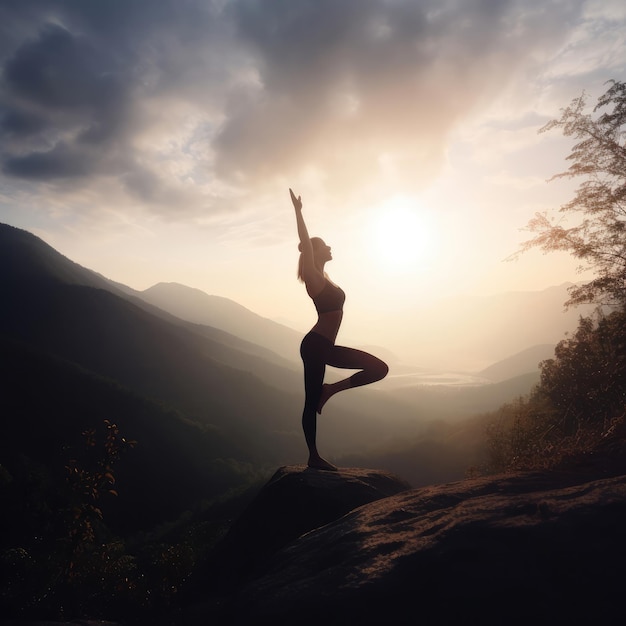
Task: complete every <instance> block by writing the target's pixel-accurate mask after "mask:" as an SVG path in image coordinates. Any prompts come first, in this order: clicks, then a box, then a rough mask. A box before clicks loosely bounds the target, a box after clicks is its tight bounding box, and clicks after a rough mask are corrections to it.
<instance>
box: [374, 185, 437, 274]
mask: <svg viewBox="0 0 626 626" xmlns="http://www.w3.org/2000/svg"><path fill="white" fill-rule="evenodd" d="M436 239H437V233H436V228H435V224H434V221H433V219H432V217H431V216H430V215H429V214H428V212H427V211H426V210H425V209H424V208H423V207H422V206H421V205H420V204H419V202H418V201H416V200H415V198H412V197H409V196H404V195H403V196H394V197H392V198H390V199H389V200H387V201H386V202H385V203H384V204H383V205H381V206H380V207H378V208H377V209H375V210H374V212H373V215H372V219H371V225H370V241H371V242H372V246H373V248H374V251H375V253H376V255H377V257H378V260H379V262H380V264H381V265H382V266H383V267H384V269H386V270H387V271H391V272H394V273H397V272H403V271H415V270H416V269H419V268H420V267H424V268H426V267H428V266H430V264H431V263H432V261H433V258H434V256H435V253H436V250H437V241H436Z"/></svg>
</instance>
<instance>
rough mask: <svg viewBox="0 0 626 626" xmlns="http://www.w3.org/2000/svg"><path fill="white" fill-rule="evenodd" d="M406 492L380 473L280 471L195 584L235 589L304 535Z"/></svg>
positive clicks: (398, 481)
mask: <svg viewBox="0 0 626 626" xmlns="http://www.w3.org/2000/svg"><path fill="white" fill-rule="evenodd" d="M408 489H410V485H409V484H408V483H407V482H405V481H403V480H402V479H400V478H398V477H396V476H394V475H393V474H390V473H388V472H385V471H380V470H369V469H355V468H342V469H341V470H339V471H337V472H327V471H321V470H316V469H311V468H308V467H306V466H302V465H296V466H285V467H281V468H280V469H279V470H278V471H277V472H276V473H275V474H274V476H272V478H271V479H270V480H269V482H268V483H267V484H266V485H265V486H264V487H263V489H261V491H260V492H259V494H258V495H257V497H256V498H255V500H254V501H253V502H252V503H251V504H250V506H249V507H248V508H247V509H246V510H245V511H244V513H243V514H242V515H241V516H240V517H239V519H237V520H236V521H235V523H234V524H233V525H232V527H231V528H230V530H229V532H228V534H227V535H226V537H225V538H224V539H223V540H222V542H221V543H220V544H219V545H218V546H217V548H216V550H215V551H214V553H213V555H212V557H211V559H210V562H209V563H207V564H206V566H205V567H204V568H203V569H204V571H203V572H201V573H200V574H199V577H198V578H199V579H200V580H199V581H196V583H195V584H196V585H198V584H201V585H202V586H203V587H204V589H206V588H207V587H206V586H207V584H208V585H209V587H210V588H212V589H215V588H216V587H218V588H220V589H223V590H224V589H227V588H230V587H232V586H237V585H240V584H241V583H242V582H243V581H245V580H246V579H250V578H253V577H254V576H256V575H258V574H259V573H260V572H262V571H263V568H264V566H265V565H266V563H267V560H268V559H269V557H271V556H272V555H273V554H274V553H276V552H277V551H278V550H279V549H280V548H282V547H284V546H286V545H287V544H289V543H290V542H291V541H293V540H295V539H297V538H298V537H300V536H301V535H303V534H304V533H306V532H308V531H310V530H313V529H315V528H319V527H320V526H324V525H325V524H328V523H329V522H332V521H335V520H337V519H339V518H340V517H341V516H343V515H345V514H346V513H349V512H350V511H352V510H353V509H355V508H357V507H359V506H361V505H363V504H367V503H369V502H374V501H376V500H380V499H381V498H386V497H388V496H391V495H395V494H398V493H400V492H403V491H406V490H408Z"/></svg>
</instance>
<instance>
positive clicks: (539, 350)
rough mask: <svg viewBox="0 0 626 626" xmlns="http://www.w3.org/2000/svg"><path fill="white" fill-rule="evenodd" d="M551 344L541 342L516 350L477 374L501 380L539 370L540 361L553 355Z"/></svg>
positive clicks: (489, 378) (497, 380)
mask: <svg viewBox="0 0 626 626" xmlns="http://www.w3.org/2000/svg"><path fill="white" fill-rule="evenodd" d="M554 347H555V346H554V345H553V344H541V345H538V346H531V347H530V348H527V349H526V350H522V352H518V353H517V354H514V355H513V356H510V357H509V358H507V359H503V360H502V361H498V362H497V363H494V364H493V365H490V366H489V367H486V368H485V369H484V370H482V371H480V372H478V374H477V375H478V376H482V377H483V378H486V379H488V380H490V381H492V382H502V381H504V380H507V379H509V378H514V377H515V376H521V375H523V374H528V373H531V372H536V371H538V370H539V364H540V363H541V361H545V360H546V359H551V358H552V357H553V356H554Z"/></svg>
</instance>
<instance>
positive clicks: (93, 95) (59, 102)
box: [0, 0, 626, 364]
mask: <svg viewBox="0 0 626 626" xmlns="http://www.w3.org/2000/svg"><path fill="white" fill-rule="evenodd" d="M281 6H282V5H278V4H275V3H263V2H255V3H241V2H232V3H229V5H228V6H226V5H224V6H222V5H219V4H215V3H208V2H207V3H202V2H201V3H194V4H182V3H180V2H179V1H178V0H176V1H174V0H158V1H152V2H150V3H149V7H150V8H149V9H148V3H146V2H145V0H132V1H129V2H127V3H125V4H124V6H123V7H121V5H120V6H118V5H117V4H114V3H111V4H109V3H107V4H104V5H97V6H96V5H90V4H87V3H64V2H58V1H53V2H49V3H46V5H45V6H44V5H39V4H32V3H29V2H23V3H20V4H19V5H15V6H12V7H11V8H5V9H4V13H3V17H4V19H3V23H2V25H1V26H0V31H1V32H2V34H3V38H2V41H3V43H2V46H1V47H0V64H1V66H2V69H3V72H2V73H1V74H0V93H2V94H3V96H2V104H1V105H0V106H2V109H3V111H2V112H3V115H2V125H1V126H0V132H1V133H2V138H3V142H2V143H1V144H0V145H2V148H1V152H0V156H1V159H2V171H1V174H0V176H1V177H2V189H3V191H2V194H0V221H3V222H5V223H8V224H11V225H14V226H16V227H18V228H23V229H25V230H28V231H29V232H32V233H33V234H35V235H37V236H39V237H41V238H42V239H43V240H44V241H46V242H47V243H48V244H49V245H51V246H52V247H54V248H55V249H56V250H58V251H59V252H60V253H61V254H63V255H65V256H67V257H68V258H70V259H72V260H73V261H75V262H77V263H79V264H80V265H83V266H84V267H87V268H89V269H91V270H93V271H95V272H97V273H99V274H101V275H103V276H105V277H107V278H108V279H110V280H113V281H115V282H120V283H123V284H125V285H128V286H129V287H132V288H133V289H136V290H138V291H143V290H145V289H147V288H149V287H150V286H152V285H154V284H156V283H158V282H178V283H180V284H183V285H186V286H189V287H192V288H196V289H199V290H201V291H203V292H205V293H207V294H212V295H217V296H221V297H225V298H228V299H231V300H233V301H235V302H237V303H239V304H241V305H242V306H245V307H246V308H248V309H250V310H251V311H254V312H255V313H257V314H259V315H261V316H263V317H266V318H268V319H275V320H285V321H288V322H289V325H293V327H294V328H296V329H297V330H307V329H308V328H309V327H310V326H311V325H312V324H313V322H314V320H315V311H314V309H313V305H312V303H311V302H310V301H309V298H308V297H307V295H306V293H305V292H304V289H303V287H302V285H301V284H299V283H298V282H297V280H296V277H295V270H296V264H297V234H296V227H295V219H294V216H293V208H292V206H291V202H290V200H289V194H288V189H289V187H291V188H293V189H294V191H295V192H296V194H298V195H301V196H302V199H303V202H304V215H305V219H306V220H307V225H308V227H309V231H310V233H311V235H320V236H322V237H324V239H325V240H326V241H327V242H328V243H329V245H331V247H332V249H333V256H334V260H333V261H332V262H331V263H329V264H328V266H327V270H328V272H329V274H330V275H331V277H332V278H333V280H334V281H335V282H337V283H338V284H340V285H341V286H342V287H343V288H344V290H345V291H346V293H347V300H346V315H345V318H344V322H343V326H342V330H341V335H340V338H346V340H349V341H356V342H358V343H360V344H367V343H372V344H375V343H379V341H377V340H376V339H377V338H379V337H381V336H385V333H386V334H387V335H390V334H391V333H392V331H394V332H397V334H398V336H395V337H394V338H393V340H390V341H389V342H388V343H390V344H391V346H392V347H390V348H389V349H391V350H392V351H393V346H394V345H395V346H397V345H402V343H403V339H402V333H403V332H405V333H406V332H407V329H410V328H412V327H413V326H414V325H417V324H419V323H420V320H422V322H423V323H424V324H426V323H428V316H427V315H426V313H425V311H426V310H427V309H428V308H429V307H431V306H435V304H436V303H438V302H441V301H442V299H444V298H461V297H473V296H476V297H485V298H486V297H490V296H493V295H494V294H498V293H510V292H528V291H542V290H544V289H547V288H549V287H551V286H558V285H562V284H564V283H568V282H580V281H581V280H585V278H586V276H587V275H586V274H584V273H582V274H581V273H578V272H577V265H578V263H577V262H576V260H574V259H572V258H571V257H570V256H569V255H566V254H560V253H559V254H556V253H553V254H551V255H549V256H545V255H543V254H541V253H540V252H539V251H532V252H528V253H525V254H523V255H522V256H521V258H519V260H517V261H514V262H505V259H507V258H508V257H510V256H511V255H513V254H514V253H515V252H517V251H518V249H519V246H520V244H521V243H522V242H523V241H524V240H526V239H528V233H525V232H524V231H523V229H524V227H525V226H526V224H527V223H528V221H529V220H530V219H531V218H532V216H533V215H534V213H535V212H537V211H550V212H553V213H554V214H556V215H558V213H556V211H557V210H558V208H559V207H560V206H561V205H562V204H564V203H565V202H567V201H568V200H569V199H570V198H571V197H572V195H573V192H574V189H575V188H576V186H577V184H578V181H575V180H567V179H565V180H564V179H560V180H555V181H552V182H550V183H548V182H547V180H548V179H550V178H551V177H552V176H553V175H555V174H557V173H559V172H563V171H565V170H566V169H567V160H566V159H567V156H568V155H569V152H570V150H571V148H572V142H571V141H569V140H568V139H567V138H564V137H562V136H559V135H557V134H554V133H547V134H539V133H538V131H539V129H540V128H542V127H543V126H544V125H545V124H546V123H547V122H548V121H550V120H551V119H554V118H556V117H558V116H559V111H560V109H562V108H564V107H566V106H568V105H569V104H570V102H571V100H572V99H574V98H577V97H579V96H580V95H581V93H582V92H583V91H585V92H586V93H587V94H588V109H589V112H591V110H592V108H593V105H594V104H595V100H596V98H597V97H598V96H599V95H600V94H601V93H603V92H604V91H605V89H606V82H607V81H608V80H610V79H618V80H619V79H620V78H621V77H623V75H624V69H625V68H626V61H625V59H626V39H625V38H624V35H623V33H624V32H626V28H624V27H625V26H626V8H625V7H624V6H623V4H622V3H620V2H617V0H615V1H614V2H602V3H600V2H597V1H591V0H580V1H578V2H575V3H566V4H564V3H560V2H556V1H551V2H541V3H529V4H526V5H524V7H519V6H517V5H514V4H513V3H505V4H503V5H502V6H500V7H499V9H498V11H492V10H490V9H489V8H486V7H482V5H481V6H479V5H473V4H472V5H468V4H467V3H461V2H451V3H449V4H448V5H446V6H444V7H442V6H440V4H439V3H435V2H432V3H431V2H423V3H420V4H419V6H416V4H415V3H413V2H408V1H407V2H397V3H393V4H385V3H382V4H377V3H368V4H359V5H356V4H354V5H353V4H350V3H349V4H346V5H344V4H341V3H337V4H333V3H321V4H319V5H315V6H314V5H310V4H307V3H299V2H297V1H296V2H292V3H290V10H289V11H282V10H281ZM556 25H558V28H556ZM157 51H158V52H157ZM51 77H55V78H54V79H52V78H51ZM450 323H451V324H454V325H455V328H456V327H458V329H459V331H462V329H463V324H464V323H466V322H465V320H463V319H462V315H459V316H457V318H456V319H453V320H451V321H450ZM373 329H375V330H373ZM435 335H436V336H435V337H434V340H437V341H440V342H441V343H442V345H443V340H444V339H451V340H452V339H454V338H448V337H446V336H444V334H442V333H435ZM413 343H414V347H413V348H412V350H413V351H414V354H415V357H416V360H417V361H418V363H417V364H419V357H420V353H419V345H420V343H419V337H416V338H414V340H413ZM382 345H383V346H384V347H388V346H386V345H385V344H384V343H383V344H382ZM429 349H430V350H431V351H432V352H433V353H434V352H435V350H436V347H432V348H429ZM451 349H453V347H452V346H445V347H444V351H445V350H451Z"/></svg>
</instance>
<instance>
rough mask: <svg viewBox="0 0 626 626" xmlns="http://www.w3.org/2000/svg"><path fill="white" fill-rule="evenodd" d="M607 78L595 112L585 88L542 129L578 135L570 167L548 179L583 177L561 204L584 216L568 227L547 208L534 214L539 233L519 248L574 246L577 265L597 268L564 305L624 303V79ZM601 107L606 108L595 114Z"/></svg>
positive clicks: (531, 224)
mask: <svg viewBox="0 0 626 626" xmlns="http://www.w3.org/2000/svg"><path fill="white" fill-rule="evenodd" d="M609 82H610V83H611V87H610V88H609V89H608V90H607V91H606V92H605V93H604V94H603V95H602V96H600V97H599V98H598V102H597V104H596V106H595V107H594V109H593V112H592V113H591V114H588V113H585V112H584V111H585V107H586V103H587V96H586V94H585V93H584V92H583V94H582V95H581V96H580V97H578V98H575V99H574V100H572V102H571V104H570V106H568V107H567V108H565V109H561V117H560V118H559V119H556V120H552V121H550V122H548V123H547V124H546V125H545V126H543V128H541V129H540V130H539V132H540V133H544V132H548V131H550V130H553V129H555V128H558V129H560V130H561V131H562V132H563V134H564V135H565V136H567V137H574V138H575V139H576V141H577V143H576V144H575V145H574V147H573V148H572V150H571V153H570V155H569V156H568V157H567V160H568V161H571V165H570V167H569V168H568V169H567V170H566V171H565V172H561V173H560V174H556V175H555V176H553V177H552V178H551V179H550V180H554V179H558V178H581V179H582V182H581V183H580V185H579V187H578V189H577V190H576V193H575V195H574V198H573V199H572V200H570V201H569V202H567V203H566V204H564V205H563V206H561V208H560V209H559V210H560V212H561V213H573V214H576V215H578V216H579V217H580V218H581V219H580V221H579V223H577V224H576V225H574V226H571V227H569V228H566V227H565V226H563V225H561V223H560V222H559V221H556V220H554V218H550V217H549V216H548V214H547V213H537V214H535V217H534V218H533V219H532V220H531V221H530V222H529V223H528V226H527V229H528V230H529V231H530V232H533V233H536V234H535V237H534V238H533V239H530V240H529V241H526V242H524V243H523V244H522V247H521V250H520V252H524V251H526V250H528V249H530V248H537V247H538V248H541V249H542V250H544V251H546V252H551V251H566V252H570V253H571V254H573V255H574V257H576V258H577V259H580V261H581V264H580V266H579V268H578V269H579V271H584V270H592V271H593V272H594V273H595V277H594V278H593V279H592V280H591V281H589V282H587V283H585V284H581V285H575V286H573V287H571V288H570V291H569V295H570V298H569V300H568V301H567V302H566V306H571V305H576V304H581V303H583V302H590V303H597V304H617V305H619V306H622V307H623V306H624V305H625V303H626V146H625V139H626V83H624V82H618V81H614V80H612V81H609ZM600 110H604V112H602V114H600V115H598V116H597V117H594V115H596V114H598V112H599V111H600Z"/></svg>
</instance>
